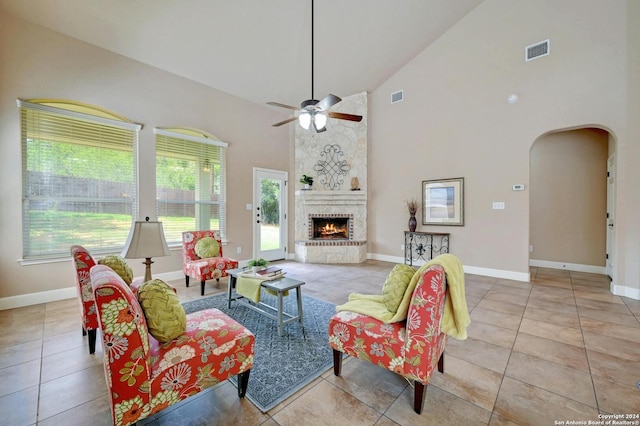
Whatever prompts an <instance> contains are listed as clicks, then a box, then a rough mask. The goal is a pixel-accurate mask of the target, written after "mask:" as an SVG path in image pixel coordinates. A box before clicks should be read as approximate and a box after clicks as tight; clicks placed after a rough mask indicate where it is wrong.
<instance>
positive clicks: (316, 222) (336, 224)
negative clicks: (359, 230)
mask: <svg viewBox="0 0 640 426" xmlns="http://www.w3.org/2000/svg"><path fill="white" fill-rule="evenodd" d="M310 219H311V227H310V229H309V231H310V237H311V239H313V240H348V239H350V238H349V235H350V232H349V231H350V228H349V226H350V223H349V217H348V215H345V217H311V218H310Z"/></svg>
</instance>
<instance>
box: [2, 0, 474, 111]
mask: <svg viewBox="0 0 640 426" xmlns="http://www.w3.org/2000/svg"><path fill="white" fill-rule="evenodd" d="M481 1H482V0H316V1H315V90H314V92H315V97H316V99H320V98H322V97H324V96H325V95H326V94H328V93H333V94H336V95H338V96H347V95H351V94H354V93H359V92H362V91H373V90H374V89H376V88H377V87H378V86H379V85H380V84H381V83H383V82H384V81H385V80H386V79H388V78H389V77H390V76H391V75H393V73H395V72H396V71H398V70H399V69H400V68H402V67H403V66H404V65H405V64H406V63H407V62H408V61H410V60H411V59H412V58H414V57H415V56H416V55H417V54H418V53H420V52H421V51H422V50H424V49H425V48H427V47H428V46H429V45H430V44H431V43H433V42H434V41H435V40H436V39H437V38H438V37H439V36H440V35H441V34H443V33H444V32H446V31H447V30H448V29H449V28H451V27H452V26H453V25H455V24H456V23H457V22H458V21H459V20H461V19H462V18H464V16H465V15H466V14H467V13H469V12H470V11H471V10H472V9H473V8H474V7H476V6H477V5H478V4H479V3H481ZM0 13H3V14H11V15H15V16H17V17H19V18H22V19H24V20H26V21H28V22H31V23H34V24H37V25H40V26H42V27H45V28H49V29H51V30H54V31H57V32H60V33H62V34H66V35H68V36H70V37H73V38H76V39H79V40H82V41H84V42H87V43H90V44H93V45H96V46H99V47H102V48H104V49H107V50H110V51H113V52H115V53H118V54H120V55H123V56H126V57H129V58H132V59H135V60H137V61H140V62H143V63H146V64H149V65H152V66H154V67H157V68H160V69H163V70H166V71H169V72H171V73H174V74H177V75H180V76H183V77H186V78H188V79H191V80H195V81H197V82H199V83H202V84H205V85H207V86H211V87H214V88H216V89H219V90H222V91H224V92H227V93H230V94H233V95H236V96H239V97H241V98H244V99H247V100H250V101H253V102H257V103H261V104H263V103H265V102H267V101H278V102H282V103H286V104H290V105H296V106H297V105H298V104H299V103H300V101H302V100H304V99H308V98H309V97H310V96H311V52H310V50H311V0H91V1H87V0H29V1H24V0H0Z"/></svg>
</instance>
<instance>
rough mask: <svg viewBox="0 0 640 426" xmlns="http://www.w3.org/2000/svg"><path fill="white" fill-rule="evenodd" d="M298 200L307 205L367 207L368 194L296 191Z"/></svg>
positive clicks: (359, 192)
mask: <svg viewBox="0 0 640 426" xmlns="http://www.w3.org/2000/svg"><path fill="white" fill-rule="evenodd" d="M296 198H298V199H299V200H300V201H301V202H302V203H303V204H305V205H314V204H315V205H324V204H333V205H360V206H366V205H367V193H366V192H364V191H315V190H309V191H305V190H301V191H296Z"/></svg>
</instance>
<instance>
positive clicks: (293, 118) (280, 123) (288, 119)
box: [272, 117, 298, 127]
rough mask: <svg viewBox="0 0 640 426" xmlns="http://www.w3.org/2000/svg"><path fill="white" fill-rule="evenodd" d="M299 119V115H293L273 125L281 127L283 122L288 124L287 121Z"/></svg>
mask: <svg viewBox="0 0 640 426" xmlns="http://www.w3.org/2000/svg"><path fill="white" fill-rule="evenodd" d="M297 119H298V117H291V118H287V119H286V120H283V121H281V122H279V123H276V124H272V126H273V127H279V126H282V125H283V124H287V123H291V122H292V121H296V120H297Z"/></svg>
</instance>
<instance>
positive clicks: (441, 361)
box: [438, 351, 444, 373]
mask: <svg viewBox="0 0 640 426" xmlns="http://www.w3.org/2000/svg"><path fill="white" fill-rule="evenodd" d="M438 371H439V372H441V373H444V351H442V354H441V355H440V359H439V360H438Z"/></svg>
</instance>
